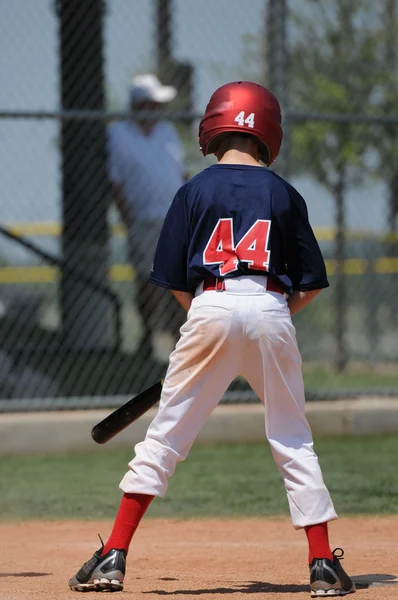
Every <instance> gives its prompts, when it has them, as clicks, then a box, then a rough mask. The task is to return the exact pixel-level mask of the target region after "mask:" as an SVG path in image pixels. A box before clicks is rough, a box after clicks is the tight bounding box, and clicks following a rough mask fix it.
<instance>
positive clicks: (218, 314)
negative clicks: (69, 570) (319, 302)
mask: <svg viewBox="0 0 398 600" xmlns="http://www.w3.org/2000/svg"><path fill="white" fill-rule="evenodd" d="M281 142H282V129H281V113H280V107H279V104H278V101H277V99H276V98H275V96H273V94H272V93H271V92H270V91H268V90H267V89H265V88H264V87H262V86H260V85H257V84H255V83H251V82H243V81H239V82H234V83H229V84H227V85H224V86H222V87H221V88H219V89H218V90H216V91H215V92H214V94H213V95H212V97H211V99H210V102H209V104H208V106H207V109H206V113H205V115H204V117H203V119H202V121H201V123H200V128H199V143H200V147H201V150H202V152H203V154H204V155H208V154H211V153H214V154H215V155H216V157H217V159H218V163H217V164H215V165H212V166H211V167H209V168H207V169H205V170H204V171H202V172H201V173H199V175H197V176H196V177H194V178H193V179H191V180H190V181H189V182H188V183H186V184H185V185H183V186H182V187H181V188H180V190H179V191H178V192H177V194H176V196H175V198H174V201H173V203H172V205H171V207H170V209H169V211H168V213H167V216H166V219H165V221H164V225H163V229H162V232H161V234H160V238H159V242H158V246H157V251H156V256H155V261H154V266H153V270H152V274H151V278H150V279H151V281H152V282H153V283H155V284H158V285H160V286H163V287H165V288H169V289H170V290H171V291H172V293H173V294H174V296H175V297H176V298H177V299H178V300H179V302H180V304H181V305H182V306H183V308H184V309H185V310H186V311H187V313H188V314H187V320H186V322H185V324H184V325H183V326H182V328H181V331H180V339H179V341H178V343H177V345H176V348H175V350H174V351H173V352H172V354H171V356H170V361H169V367H168V370H167V374H166V377H165V381H164V385H163V390H162V395H161V399H160V405H159V410H158V413H157V415H156V417H155V418H154V420H153V421H152V423H151V425H150V426H149V428H148V431H147V434H146V437H145V440H144V441H143V442H141V443H139V444H137V445H136V447H135V458H134V459H133V460H132V461H131V462H130V463H129V467H130V468H129V471H128V472H127V473H126V475H125V476H124V478H123V480H122V481H121V483H120V488H121V489H122V490H123V492H124V495H123V498H122V501H121V505H120V508H119V511H118V514H117V517H116V520H115V523H114V527H113V530H112V533H111V535H110V538H109V539H108V541H107V542H106V544H105V545H103V547H102V548H101V549H100V550H98V551H97V552H96V553H95V554H94V556H93V557H92V558H91V559H90V560H89V561H88V562H87V563H85V564H84V565H83V567H82V568H81V569H80V571H78V573H77V574H76V575H75V576H74V577H73V578H72V579H71V580H70V581H69V586H70V588H71V589H72V590H76V591H88V590H122V589H123V579H124V575H125V561H126V555H127V552H128V549H129V545H130V542H131V539H132V536H133V534H134V532H135V530H136V528H137V526H138V524H139V522H140V520H141V518H142V517H143V515H144V513H145V511H146V509H147V508H148V506H149V504H150V502H151V501H152V499H153V498H154V496H164V494H165V493H166V490H167V484H168V478H169V477H170V476H171V475H173V473H174V470H175V467H176V463H177V462H178V461H181V460H184V459H185V458H186V457H187V454H188V452H189V450H190V448H191V446H192V444H193V442H194V440H195V438H196V436H197V434H198V433H199V431H200V429H201V428H202V426H203V425H204V423H205V421H206V419H207V418H208V417H209V415H210V414H211V412H212V411H213V410H214V408H215V407H216V405H217V403H218V402H219V400H220V399H221V397H222V396H223V394H224V392H225V391H226V390H227V388H228V386H229V384H230V383H231V382H232V381H233V379H234V378H235V377H237V376H238V375H242V376H243V377H245V378H246V379H247V381H248V382H249V384H250V385H251V387H252V388H253V390H254V391H255V392H256V394H257V395H258V397H259V398H260V400H261V402H262V403H263V405H264V411H265V432H266V436H267V439H268V442H269V444H270V447H271V450H272V455H273V457H274V460H275V463H276V465H277V467H278V469H279V471H280V473H281V476H282V478H283V480H284V484H285V488H286V493H287V498H288V502H289V507H290V513H291V519H292V523H293V526H294V527H295V528H296V529H304V530H305V533H306V535H307V539H308V545H309V566H310V589H311V596H328V597H329V596H341V595H345V594H348V593H349V592H353V591H354V590H355V587H354V584H353V582H352V581H351V579H350V577H349V576H348V575H347V573H346V572H345V571H344V569H343V568H342V566H341V564H340V561H339V558H341V557H342V555H343V551H342V550H340V549H339V551H340V554H339V553H338V552H337V551H336V550H335V551H333V552H332V551H331V549H330V546H329V540H328V525H327V524H328V521H331V520H333V519H336V518H337V515H336V512H335V510H334V507H333V504H332V501H331V498H330V495H329V492H328V490H327V488H326V486H325V484H324V481H323V478H322V473H321V469H320V466H319V463H318V458H317V456H316V454H315V452H314V449H313V440H312V435H311V431H310V428H309V425H308V422H307V419H306V417H305V413H304V385H303V378H302V373H301V357H300V353H299V350H298V347H297V342H296V337H295V328H294V326H293V324H292V319H291V316H292V315H294V314H295V313H297V312H298V311H299V310H301V309H302V308H304V307H305V306H306V305H307V304H308V303H309V302H311V301H312V300H313V299H314V298H315V297H316V296H317V295H318V293H319V292H320V290H321V289H322V288H326V287H327V286H328V285H329V284H328V281H327V278H326V272H325V265H324V261H323V258H322V255H321V252H320V249H319V246H318V244H317V242H316V240H315V237H314V234H313V231H312V229H311V226H310V224H309V221H308V214H307V208H306V205H305V202H304V200H303V198H302V197H301V196H300V195H299V194H298V192H297V191H296V190H295V189H294V188H293V187H292V186H291V185H289V184H288V183H287V182H286V181H284V180H283V179H281V178H280V177H279V176H278V175H276V174H275V173H274V172H272V171H270V170H268V169H267V168H265V167H264V166H262V164H261V163H264V164H265V165H267V166H269V165H270V164H271V163H273V161H274V160H275V158H276V157H277V155H278V153H279V149H280V146H281Z"/></svg>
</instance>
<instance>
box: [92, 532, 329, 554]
mask: <svg viewBox="0 0 398 600" xmlns="http://www.w3.org/2000/svg"><path fill="white" fill-rule="evenodd" d="M97 535H98V537H99V539H100V542H101V550H100V553H102V550H103V549H104V546H105V544H104V540H103V539H102V537H101V534H100V533H98V534H97ZM340 550H341V548H340Z"/></svg>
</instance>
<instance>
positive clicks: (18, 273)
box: [0, 257, 398, 285]
mask: <svg viewBox="0 0 398 600" xmlns="http://www.w3.org/2000/svg"><path fill="white" fill-rule="evenodd" d="M325 262H326V268H327V272H328V275H329V276H333V275H334V274H335V271H336V263H335V261H334V260H326V261H325ZM370 271H371V272H372V273H377V274H380V275H387V274H393V273H398V258H388V257H380V258H378V259H376V260H375V261H374V262H373V264H371V263H369V261H367V260H365V259H362V258H349V259H347V260H346V261H344V273H345V274H346V275H363V274H365V273H367V272H370ZM59 275H60V271H59V269H58V268H57V267H46V266H43V267H0V284H4V285H10V284H23V283H54V282H56V281H57V280H58V278H59ZM134 276H135V273H134V269H133V268H132V267H131V266H130V265H113V266H111V267H110V268H109V279H110V280H111V281H115V282H126V281H133V279H134Z"/></svg>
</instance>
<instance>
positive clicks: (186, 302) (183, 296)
mask: <svg viewBox="0 0 398 600" xmlns="http://www.w3.org/2000/svg"><path fill="white" fill-rule="evenodd" d="M171 293H172V294H173V296H174V298H175V299H176V300H178V302H179V303H180V304H181V306H182V308H183V309H184V310H186V311H187V312H188V311H189V309H190V308H191V303H192V300H193V294H191V292H180V291H178V290H171Z"/></svg>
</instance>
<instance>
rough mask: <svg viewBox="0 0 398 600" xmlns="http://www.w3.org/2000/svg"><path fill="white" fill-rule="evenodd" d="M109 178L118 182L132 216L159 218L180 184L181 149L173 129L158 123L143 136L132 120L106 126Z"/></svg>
mask: <svg viewBox="0 0 398 600" xmlns="http://www.w3.org/2000/svg"><path fill="white" fill-rule="evenodd" d="M108 152H109V162H110V167H109V168H110V178H111V181H112V182H113V183H115V184H118V185H121V186H122V189H123V194H124V197H125V199H126V202H127V203H128V205H129V208H130V209H131V212H132V215H133V217H134V218H135V219H141V220H156V219H163V218H164V217H165V215H166V212H167V210H168V208H169V206H170V204H171V202H172V200H173V198H174V195H175V193H176V192H177V190H178V189H179V188H180V187H181V185H182V184H183V182H184V181H183V149H182V144H181V141H180V139H179V136H178V134H177V131H176V130H175V128H174V127H173V125H171V124H170V123H168V122H166V121H160V122H158V123H157V124H156V125H155V126H154V128H153V129H152V131H151V132H150V133H149V134H148V135H146V134H144V133H143V132H142V131H141V129H140V128H139V126H137V125H136V124H135V123H133V122H132V121H117V122H114V123H112V124H111V125H110V126H109V128H108Z"/></svg>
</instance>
